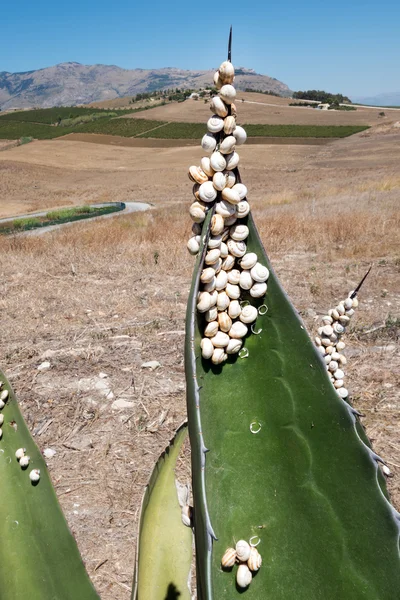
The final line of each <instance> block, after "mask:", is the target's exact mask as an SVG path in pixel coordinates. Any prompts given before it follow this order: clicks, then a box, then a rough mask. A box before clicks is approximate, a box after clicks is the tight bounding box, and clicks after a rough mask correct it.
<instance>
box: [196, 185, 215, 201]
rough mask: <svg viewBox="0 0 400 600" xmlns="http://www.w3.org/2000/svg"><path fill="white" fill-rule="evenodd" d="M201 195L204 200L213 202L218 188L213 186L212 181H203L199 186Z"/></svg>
mask: <svg viewBox="0 0 400 600" xmlns="http://www.w3.org/2000/svg"><path fill="white" fill-rule="evenodd" d="M199 196H200V199H201V200H203V202H213V201H214V200H215V198H216V197H217V190H216V189H215V188H214V186H213V182H212V181H206V182H205V183H202V184H201V186H200V188H199Z"/></svg>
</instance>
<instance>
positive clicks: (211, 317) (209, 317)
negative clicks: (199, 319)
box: [204, 306, 218, 323]
mask: <svg viewBox="0 0 400 600" xmlns="http://www.w3.org/2000/svg"><path fill="white" fill-rule="evenodd" d="M217 317H218V309H217V307H216V306H212V307H211V308H210V309H209V310H207V311H206V312H205V313H204V318H205V320H206V321H207V323H211V321H215V319H216V318H217Z"/></svg>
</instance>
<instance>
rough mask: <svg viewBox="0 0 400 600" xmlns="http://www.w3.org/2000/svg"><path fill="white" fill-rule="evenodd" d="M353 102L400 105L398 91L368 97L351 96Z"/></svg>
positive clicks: (373, 104)
mask: <svg viewBox="0 0 400 600" xmlns="http://www.w3.org/2000/svg"><path fill="white" fill-rule="evenodd" d="M352 100H353V102H354V103H357V102H359V103H360V104H368V105H369V106H400V92H386V93H385V94H377V95H376V96H368V97H359V96H357V97H352Z"/></svg>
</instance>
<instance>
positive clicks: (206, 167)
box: [200, 156, 214, 177]
mask: <svg viewBox="0 0 400 600" xmlns="http://www.w3.org/2000/svg"><path fill="white" fill-rule="evenodd" d="M200 166H201V168H202V169H203V171H204V173H206V175H208V176H209V177H212V176H213V175H214V170H213V169H212V168H211V163H210V157H209V156H203V158H202V159H201V161H200Z"/></svg>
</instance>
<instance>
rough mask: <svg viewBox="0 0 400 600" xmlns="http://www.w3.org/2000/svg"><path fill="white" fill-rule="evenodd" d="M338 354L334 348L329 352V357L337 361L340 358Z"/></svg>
mask: <svg viewBox="0 0 400 600" xmlns="http://www.w3.org/2000/svg"><path fill="white" fill-rule="evenodd" d="M340 356H341V355H340V354H339V352H335V350H334V351H333V352H332V354H331V358H332V360H336V361H339V360H340Z"/></svg>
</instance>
